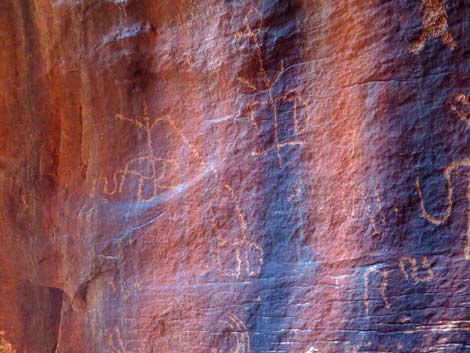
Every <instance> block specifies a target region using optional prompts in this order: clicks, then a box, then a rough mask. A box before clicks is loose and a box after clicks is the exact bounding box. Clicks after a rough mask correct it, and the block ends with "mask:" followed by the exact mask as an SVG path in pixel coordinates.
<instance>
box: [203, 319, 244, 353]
mask: <svg viewBox="0 0 470 353" xmlns="http://www.w3.org/2000/svg"><path fill="white" fill-rule="evenodd" d="M221 323H222V324H224V325H225V326H226V329H228V331H229V332H228V334H229V337H227V338H231V337H234V338H235V341H234V342H233V340H230V342H222V343H225V344H227V345H229V346H231V347H232V348H231V349H229V350H227V347H220V348H212V349H211V353H250V335H249V333H248V329H247V327H246V326H245V324H244V323H243V321H241V320H240V319H239V318H238V317H237V316H235V315H234V314H228V316H227V319H226V320H223V321H221Z"/></svg>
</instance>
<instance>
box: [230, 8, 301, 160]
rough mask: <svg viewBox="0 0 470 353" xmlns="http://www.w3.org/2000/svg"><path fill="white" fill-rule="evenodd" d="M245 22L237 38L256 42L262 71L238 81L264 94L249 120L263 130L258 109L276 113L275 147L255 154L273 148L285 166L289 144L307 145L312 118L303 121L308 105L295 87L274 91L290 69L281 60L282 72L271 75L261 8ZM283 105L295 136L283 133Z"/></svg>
mask: <svg viewBox="0 0 470 353" xmlns="http://www.w3.org/2000/svg"><path fill="white" fill-rule="evenodd" d="M250 19H251V20H254V21H255V27H252V24H250ZM244 25H245V28H244V30H243V31H240V32H237V33H236V37H237V38H248V40H249V42H250V43H251V44H253V46H254V48H255V51H256V58H257V59H256V60H257V66H258V71H257V77H256V79H255V81H250V80H249V79H247V78H243V77H241V76H237V80H238V82H240V84H241V85H243V86H244V87H245V88H247V89H249V90H251V91H252V93H261V96H262V97H263V98H262V99H260V100H255V101H253V102H251V103H250V104H249V105H248V115H249V120H250V122H251V123H252V124H253V126H254V127H255V129H256V130H258V131H260V130H261V129H262V126H261V123H260V122H259V119H257V116H256V109H257V108H262V107H264V106H267V107H268V111H270V114H271V115H272V121H270V123H272V127H271V130H272V134H273V140H274V142H273V145H272V146H270V147H268V148H266V149H262V150H258V151H254V152H252V153H251V154H252V155H253V156H265V155H267V154H268V153H270V152H271V151H275V153H276V156H277V161H278V164H279V166H280V167H281V166H282V163H283V160H282V157H281V150H282V149H283V148H284V147H287V146H295V145H303V144H304V141H303V140H301V137H302V134H303V133H304V131H305V130H306V128H307V127H308V125H309V118H308V116H307V118H306V119H304V121H303V122H302V121H301V119H300V116H299V113H300V111H301V110H302V108H304V107H305V106H306V105H307V104H306V103H305V101H304V99H303V98H302V96H301V95H300V94H299V93H298V92H297V89H295V88H291V89H287V90H286V91H284V93H283V94H281V95H276V94H275V93H274V87H275V86H276V84H277V83H278V82H279V80H280V78H281V76H282V75H283V74H284V73H285V70H286V68H285V65H284V61H283V60H281V63H280V65H279V71H278V72H277V73H276V75H275V76H274V78H271V77H269V75H268V73H267V72H266V68H265V62H264V53H263V50H262V49H261V45H260V40H259V36H260V34H262V32H263V31H264V27H263V16H262V13H261V12H260V11H259V10H258V9H257V8H254V9H252V10H251V11H249V13H248V15H247V16H245V18H244ZM282 107H284V108H287V110H288V113H290V114H291V120H292V124H293V126H292V132H291V135H292V136H290V137H289V138H287V139H286V140H284V139H283V138H282V136H280V130H281V129H280V126H279V125H280V122H281V119H280V116H281V113H282V111H281V109H280V108H282Z"/></svg>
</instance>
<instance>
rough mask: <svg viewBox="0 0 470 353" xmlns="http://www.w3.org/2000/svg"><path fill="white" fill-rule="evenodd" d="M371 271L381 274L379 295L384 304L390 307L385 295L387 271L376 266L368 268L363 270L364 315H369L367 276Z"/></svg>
mask: <svg viewBox="0 0 470 353" xmlns="http://www.w3.org/2000/svg"><path fill="white" fill-rule="evenodd" d="M373 273H377V274H379V275H380V276H381V285H380V295H381V297H382V299H383V302H384V306H385V307H386V308H387V309H390V302H389V300H388V297H387V293H386V292H387V286H388V272H387V271H385V270H380V269H376V268H369V269H368V270H367V271H366V272H364V294H363V302H364V307H365V311H366V316H369V299H370V298H369V276H370V275H371V274H373Z"/></svg>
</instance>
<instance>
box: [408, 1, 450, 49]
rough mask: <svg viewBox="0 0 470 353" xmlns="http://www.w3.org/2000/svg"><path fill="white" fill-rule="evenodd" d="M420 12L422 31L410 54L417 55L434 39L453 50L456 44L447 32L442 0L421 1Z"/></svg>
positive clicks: (444, 8) (445, 12) (444, 6)
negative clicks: (438, 39)
mask: <svg viewBox="0 0 470 353" xmlns="http://www.w3.org/2000/svg"><path fill="white" fill-rule="evenodd" d="M420 10H421V11H422V21H423V31H422V33H421V36H420V37H419V39H418V41H417V42H416V43H415V44H414V45H413V46H412V47H411V48H410V52H412V53H413V54H415V55H418V54H419V53H420V51H421V50H422V49H423V47H424V44H425V43H426V42H427V41H428V40H431V39H434V38H440V39H441V40H442V42H443V43H444V44H445V45H447V47H448V48H449V49H450V50H453V49H454V48H455V45H456V44H455V41H454V38H453V37H452V34H450V33H449V31H448V24H447V10H446V5H445V2H444V0H423V3H422V4H421V6H420Z"/></svg>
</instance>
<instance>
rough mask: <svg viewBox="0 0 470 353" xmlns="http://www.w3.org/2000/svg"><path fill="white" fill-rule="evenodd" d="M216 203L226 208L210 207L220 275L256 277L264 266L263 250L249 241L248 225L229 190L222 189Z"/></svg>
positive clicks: (230, 188)
mask: <svg viewBox="0 0 470 353" xmlns="http://www.w3.org/2000/svg"><path fill="white" fill-rule="evenodd" d="M215 202H219V203H224V204H225V205H223V206H222V207H220V206H219V207H217V206H216V205H215V204H214V203H212V205H211V207H210V216H211V223H212V232H213V233H214V235H215V236H216V244H217V266H218V268H219V271H220V272H221V273H222V274H224V275H226V276H229V277H235V278H237V279H238V278H240V277H241V276H245V275H247V276H256V275H258V274H259V273H260V271H261V266H262V265H263V249H262V248H261V246H259V245H258V243H256V242H255V241H254V240H252V239H249V237H248V226H247V222H246V219H245V216H244V215H243V213H242V211H241V208H240V203H239V201H238V200H237V198H236V196H235V192H234V190H233V189H232V187H231V186H230V185H227V184H226V185H224V188H223V190H222V192H221V193H220V194H219V198H218V199H217V200H216V201H215ZM233 232H236V233H235V234H233ZM230 233H232V234H230Z"/></svg>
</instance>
